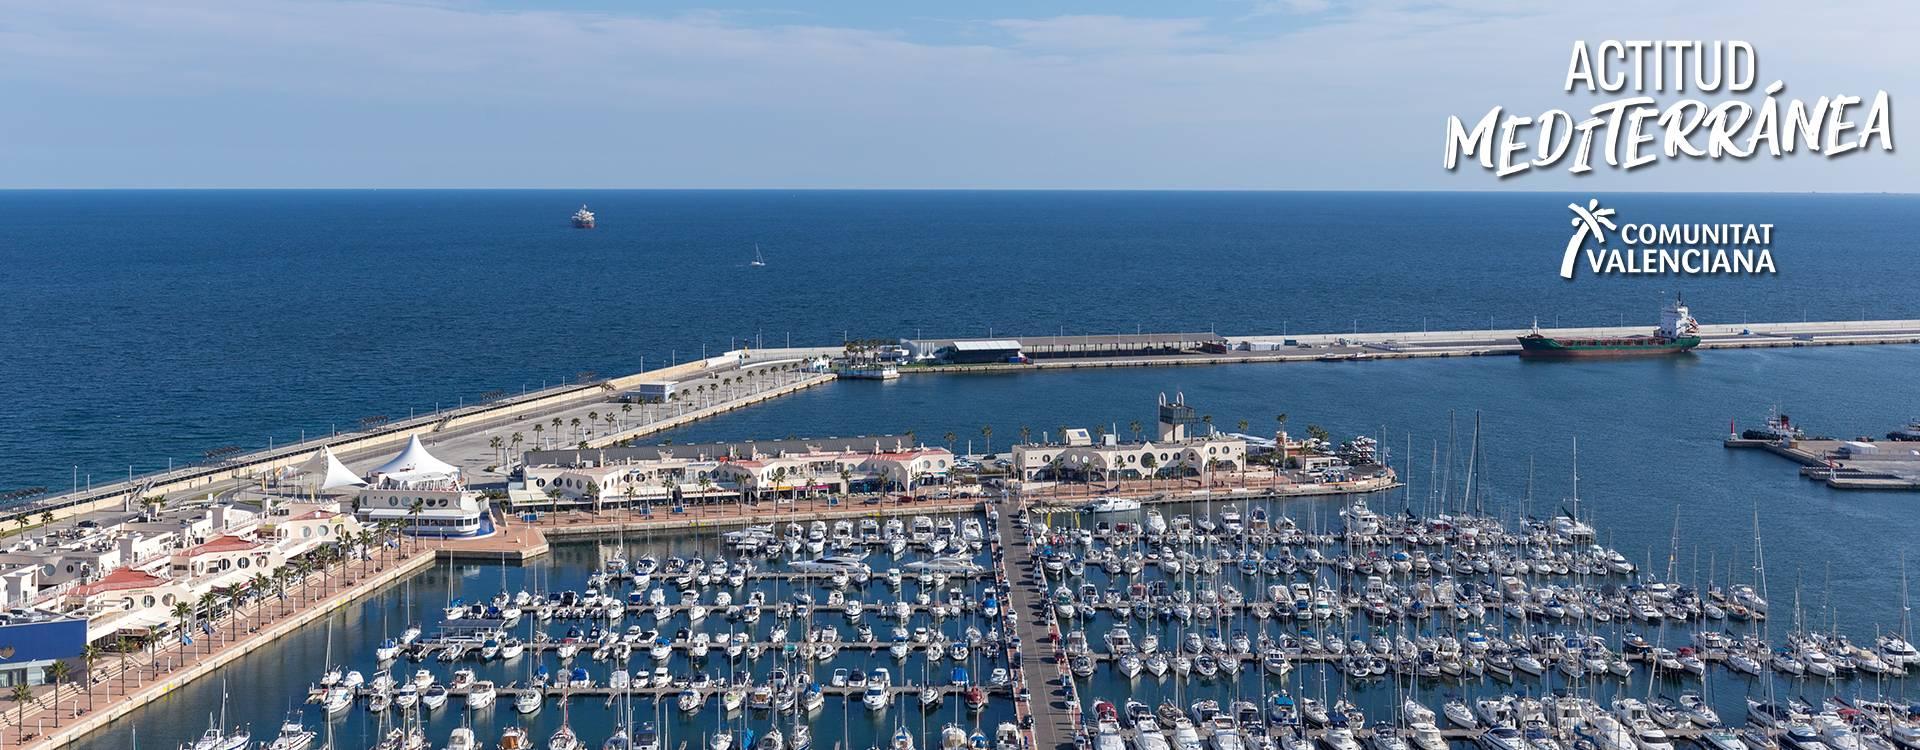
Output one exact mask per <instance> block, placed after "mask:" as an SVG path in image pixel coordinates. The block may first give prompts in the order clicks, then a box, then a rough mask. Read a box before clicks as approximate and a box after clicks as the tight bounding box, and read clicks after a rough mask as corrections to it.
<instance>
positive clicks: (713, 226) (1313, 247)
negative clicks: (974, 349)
mask: <svg viewBox="0 0 1920 750" xmlns="http://www.w3.org/2000/svg"><path fill="white" fill-rule="evenodd" d="M1589 197H1596V196H1588V195H1586V194H1579V195H1569V194H1556V193H1519V194H1490V193H1286V192H1280V193H1206V192H1064V193H1049V192H1022V191H904V192H858V191H855V192H847V191H586V192H579V191H404V190H401V191H392V190H378V191H299V190H285V191H282V190H273V191H246V190H238V191H91V190H90V191H72V192H63V191H9V192H6V193H4V194H0V269H6V270H7V271H9V273H8V274H7V276H8V278H9V283H8V285H7V286H6V289H5V291H4V293H3V295H4V296H0V299H4V300H5V302H6V304H0V331H4V332H5V341H6V345H7V352H8V356H6V357H4V358H0V402H5V403H8V404H13V405H14V411H13V412H12V415H11V416H12V417H13V418H12V419H9V420H6V421H5V422H4V423H0V467H4V468H5V477H4V478H0V488H4V489H14V488H21V487H34V486H42V487H47V488H49V489H51V490H56V491H58V490H65V489H68V488H70V487H71V486H73V485H74V484H80V485H82V486H84V485H85V484H86V483H87V482H88V479H89V477H91V479H92V481H93V482H94V483H95V484H98V483H101V482H104V481H106V480H109V479H114V478H124V477H125V476H126V474H127V472H128V470H129V468H131V469H132V470H133V471H135V472H147V471H155V470H162V469H165V468H167V466H168V465H169V461H172V462H173V464H175V465H178V464H182V463H186V462H189V461H195V460H199V459H201V458H202V457H203V455H204V453H205V452H206V451H208V450H211V449H216V448H223V447H228V446H237V447H240V448H263V447H266V446H267V444H268V443H269V441H273V442H275V443H277V444H285V443H287V442H289V441H293V440H297V439H299V438H300V436H301V435H302V434H305V435H308V436H312V435H317V434H325V433H328V432H329V431H332V430H334V429H341V430H346V429H351V428H353V427H355V426H356V425H358V424H359V421H360V420H361V419H362V418H365V417H372V416H386V417H389V418H394V419H398V418H404V417H405V416H407V415H408V414H409V413H412V412H414V411H419V412H426V411H428V410H431V409H433V408H434V407H435V406H436V405H438V406H454V405H456V404H459V403H461V402H462V401H464V402H466V403H472V402H473V400H474V399H476V398H478V397H480V396H481V395H483V394H487V393H490V392H495V391H504V392H510V393H517V392H519V391H520V390H522V389H523V388H538V387H539V386H540V385H541V384H542V383H547V384H554V383H560V382H571V381H572V380H573V379H574V378H575V377H576V376H578V375H579V374H581V373H583V372H597V373H599V374H601V375H615V374H625V373H629V372H635V371H638V370H640V369H641V367H642V365H645V366H648V367H654V366H658V365H660V364H662V363H664V362H668V361H675V360H677V361H681V362H684V361H687V360H689V359H692V358H695V357H698V356H700V354H701V352H703V351H705V352H708V353H718V352H720V351H724V350H726V349H728V348H730V347H733V346H736V345H739V344H742V343H754V344H755V345H762V346H779V345H783V344H785V343H787V342H788V341H789V340H791V341H792V343H794V344H796V345H800V344H807V345H828V346H837V345H838V344H839V343H840V342H841V341H843V340H844V337H847V336H852V337H856V338H866V337H882V338H898V337H910V336H919V335H924V336H929V337H937V336H962V337H990V336H993V335H1005V334H1010V333H1016V334H1029V335H1044V334H1059V333H1065V334H1068V335H1074V334H1103V333H1122V332H1125V333H1132V332H1135V331H1137V330H1143V329H1144V330H1146V331H1206V330H1217V331H1219V332H1221V333H1223V334H1252V333H1268V334H1280V333H1301V332H1317V333H1342V332H1347V331H1353V330H1358V331H1363V332H1364V331H1418V330H1425V329H1432V330H1484V329H1486V328H1487V327H1489V326H1497V327H1499V328H1524V327H1526V326H1527V325H1528V324H1529V323H1530V322H1531V321H1533V320H1535V319H1538V320H1539V321H1540V322H1541V324H1542V325H1556V324H1558V325H1569V326H1570V325H1576V324H1580V325H1617V324H1640V325H1645V326H1648V327H1649V328H1651V327H1652V326H1653V325H1654V324H1655V323H1657V322H1658V321H1657V315H1658V310H1659V307H1660V305H1661V304H1663V303H1664V302H1666V301H1667V300H1668V299H1670V298H1671V297H1672V295H1673V294H1674V293H1676V292H1679V293H1684V294H1685V295H1686V297H1687V300H1688V301H1689V302H1690V303H1691V304H1692V306H1693V311H1694V314H1695V315H1696V316H1698V317H1699V318H1700V319H1701V320H1702V322H1703V323H1706V324H1726V323H1740V322H1744V321H1762V320H1774V321H1783V320H1784V321H1796V320H1802V319H1812V320H1858V319H1860V318H1863V317H1869V318H1875V319H1892V318H1920V301H1916V300H1915V298H1914V295H1913V294H1912V290H1913V289H1915V288H1916V287H1920V270H1916V268H1915V266H1914V264H1912V263H1911V262H1910V260H1911V257H1910V253H1909V252H1908V250H1907V248H1908V246H1909V245H1910V242H1909V238H1911V237H1913V236H1915V235H1916V234H1920V226H1916V224H1915V222H1916V220H1920V210H1915V208H1916V201H1920V198H1916V197H1915V196H1910V195H1893V196H1887V195H1783V194H1775V195H1740V194H1726V195H1720V194H1716V195H1697V196H1696V195H1672V194H1660V195H1635V194H1621V195H1600V196H1597V197H1598V198H1600V199H1601V200H1602V202H1603V203H1605V204H1606V205H1608V206H1611V207H1614V208H1617V209H1618V210H1619V211H1620V212H1621V213H1620V216H1621V218H1622V220H1630V221H1633V222H1684V223H1694V222H1740V223H1746V222H1755V221H1765V222H1771V223H1773V224H1775V225H1776V227H1777V228H1776V230H1775V233H1774V236H1775V244H1774V254H1775V257H1776V261H1777V263H1778V265H1779V268H1780V272H1779V274H1777V275H1774V276H1767V277H1732V278H1665V277H1586V276H1582V277H1581V278H1580V279H1578V280H1576V281H1574V282H1572V283H1569V282H1567V281H1564V280H1562V279H1560V278H1559V276H1558V275H1557V274H1556V273H1555V271H1556V270H1557V261H1558V259H1559V256H1560V250H1561V248H1562V247H1564V245H1565V244H1566V240H1567V216H1568V214H1567V210H1566V206H1567V204H1568V203H1569V202H1572V201H1574V200H1580V201H1585V200H1586V199H1587V198H1589ZM582 202H586V203H588V204H589V206H590V207H591V208H592V209H593V210H594V211H595V212H596V213H598V214H599V226H598V228H596V229H592V230H576V229H572V228H571V227H570V226H569V225H568V222H567V217H568V215H569V214H570V213H572V212H573V211H574V210H575V209H576V208H577V207H578V206H579V204H580V203H582ZM755 244H758V245H759V246H760V248H761V249H762V252H763V253H764V255H765V257H766V260H767V265H766V266H765V267H763V268H751V267H749V266H748V263H749V262H750V260H751V259H752V254H753V248H754V245H755ZM1176 259H1177V260H1176ZM789 336H790V338H789ZM1900 372H1901V370H1898V369H1889V368H1881V367H1877V366H1868V368H1867V369H1865V370H1855V371H1850V372H1849V375H1850V376H1851V377H1852V378H1855V379H1856V380H1854V382H1855V383H1861V382H1865V383H1878V382H1884V381H1890V380H1892V379H1893V378H1894V377H1895V376H1896V375H1897V374H1898V373H1900ZM1635 385H1637V384H1635V383H1622V384H1621V389H1620V390H1619V391H1618V392H1617V397H1618V398H1622V399H1625V398H1632V397H1634V396H1633V395H1632V394H1634V393H1635V391H1634V390H1633V389H1634V386H1635ZM1855 387H1858V386H1855ZM1501 395H1502V394H1499V393H1490V394H1489V396H1491V397H1499V396H1501ZM1646 395H1647V396H1648V397H1652V394H1646ZM1456 405H1457V404H1456ZM1471 405H1475V406H1485V404H1481V403H1476V404H1471ZM1261 411H1263V412H1264V411H1267V410H1266V409H1261ZM1294 411H1298V409H1294ZM1095 416H1097V417H1099V418H1110V417H1107V416H1106V415H1104V414H1102V415H1095ZM1367 418H1368V419H1371V417H1367ZM103 425H111V426H112V428H111V429H103V427H102V426H103ZM883 426H884V425H880V426H875V427H870V428H869V429H880V428H881V427H883ZM813 431H814V430H810V429H806V428H805V427H804V426H802V425H786V426H782V427H781V428H780V429H779V430H778V432H779V434H785V433H788V432H794V433H808V432H813Z"/></svg>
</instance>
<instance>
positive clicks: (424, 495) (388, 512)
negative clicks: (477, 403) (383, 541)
mask: <svg viewBox="0 0 1920 750" xmlns="http://www.w3.org/2000/svg"><path fill="white" fill-rule="evenodd" d="M366 481H367V486H365V487H363V488H361V489H360V494H359V497H358V498H357V499H356V501H355V503H354V508H355V512H356V514H357V515H358V516H359V517H360V520H361V522H362V523H367V524H377V523H380V522H382V521H393V522H397V523H398V524H399V525H400V530H401V531H402V532H404V533H407V534H410V535H413V536H425V537H475V536H486V535H488V534H492V533H493V518H492V517H491V515H490V514H489V513H488V509H487V500H486V498H484V497H481V496H480V493H479V492H477V491H475V490H472V489H469V488H468V487H467V484H466V481H465V480H464V479H463V478H462V477H461V474H460V467H457V466H454V465H453V464H449V463H447V462H445V461H442V460H440V459H438V458H435V457H434V455H433V454H432V453H428V452H427V448H426V446H424V445H422V444H421V443H420V436H418V435H415V436H412V437H410V438H408V440H407V447H406V448H404V449H401V451H400V453H399V455H396V456H394V457H393V458H392V459H391V460H389V461H387V462H386V463H385V464H382V465H381V466H380V468H377V469H374V470H373V471H372V472H370V473H368V474H367V476H366Z"/></svg>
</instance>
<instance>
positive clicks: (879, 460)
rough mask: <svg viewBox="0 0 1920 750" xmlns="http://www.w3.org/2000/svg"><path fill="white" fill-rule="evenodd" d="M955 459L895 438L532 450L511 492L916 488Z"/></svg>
mask: <svg viewBox="0 0 1920 750" xmlns="http://www.w3.org/2000/svg"><path fill="white" fill-rule="evenodd" d="M953 458H954V457H953V454H952V453H951V452H949V451H948V450H947V449H945V448H929V447H926V446H915V445H911V444H909V443H908V442H907V441H906V440H905V439H904V438H896V437H880V438H852V439H827V440H777V441H767V442H756V443H732V444H728V443H716V444H711V445H688V446H665V445H662V446H636V447H626V448H606V449H596V450H578V451H534V452H530V453H529V454H528V456H527V466H526V470H525V476H524V484H523V486H522V487H519V488H516V489H514V490H510V491H509V492H508V497H509V498H510V501H511V502H512V504H513V505H514V507H516V508H519V507H597V508H609V507H624V506H626V505H630V504H632V505H639V504H662V503H675V504H677V503H681V502H688V501H699V500H702V499H704V500H710V501H721V500H726V501H732V500H736V499H741V498H790V497H800V496H809V495H822V494H846V493H849V492H863V491H884V490H889V489H897V490H910V489H912V488H915V487H922V486H926V485H929V484H941V483H945V482H946V481H947V477H948V474H949V473H950V472H951V471H952V470H953Z"/></svg>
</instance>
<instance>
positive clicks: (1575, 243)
mask: <svg viewBox="0 0 1920 750" xmlns="http://www.w3.org/2000/svg"><path fill="white" fill-rule="evenodd" d="M1567 208H1570V209H1573V238H1572V239H1569V240H1567V252H1566V254H1565V255H1562V256H1560V278H1563V279H1571V278H1573V261H1574V259H1576V258H1578V257H1580V246H1581V245H1584V244H1586V242H1587V237H1588V236H1589V235H1591V236H1592V237H1593V238H1594V241H1596V242H1598V243H1600V244H1602V245H1605V244H1607V233H1606V232H1605V231H1602V228H1605V229H1618V228H1619V227H1616V226H1614V225H1613V209H1611V208H1601V207H1600V199H1599V198H1590V199H1588V200H1587V205H1586V207H1585V208H1582V207H1581V206H1580V204H1578V203H1569V204H1567Z"/></svg>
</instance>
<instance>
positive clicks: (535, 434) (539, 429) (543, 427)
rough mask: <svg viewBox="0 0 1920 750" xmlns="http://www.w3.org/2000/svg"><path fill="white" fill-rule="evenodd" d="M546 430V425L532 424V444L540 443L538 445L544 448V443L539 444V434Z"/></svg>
mask: <svg viewBox="0 0 1920 750" xmlns="http://www.w3.org/2000/svg"><path fill="white" fill-rule="evenodd" d="M546 429H547V426H546V425H543V424H539V423H537V422H536V423H534V425H533V442H536V443H540V444H541V445H543V446H544V445H546V443H541V442H540V433H542V432H545V431H546Z"/></svg>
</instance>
